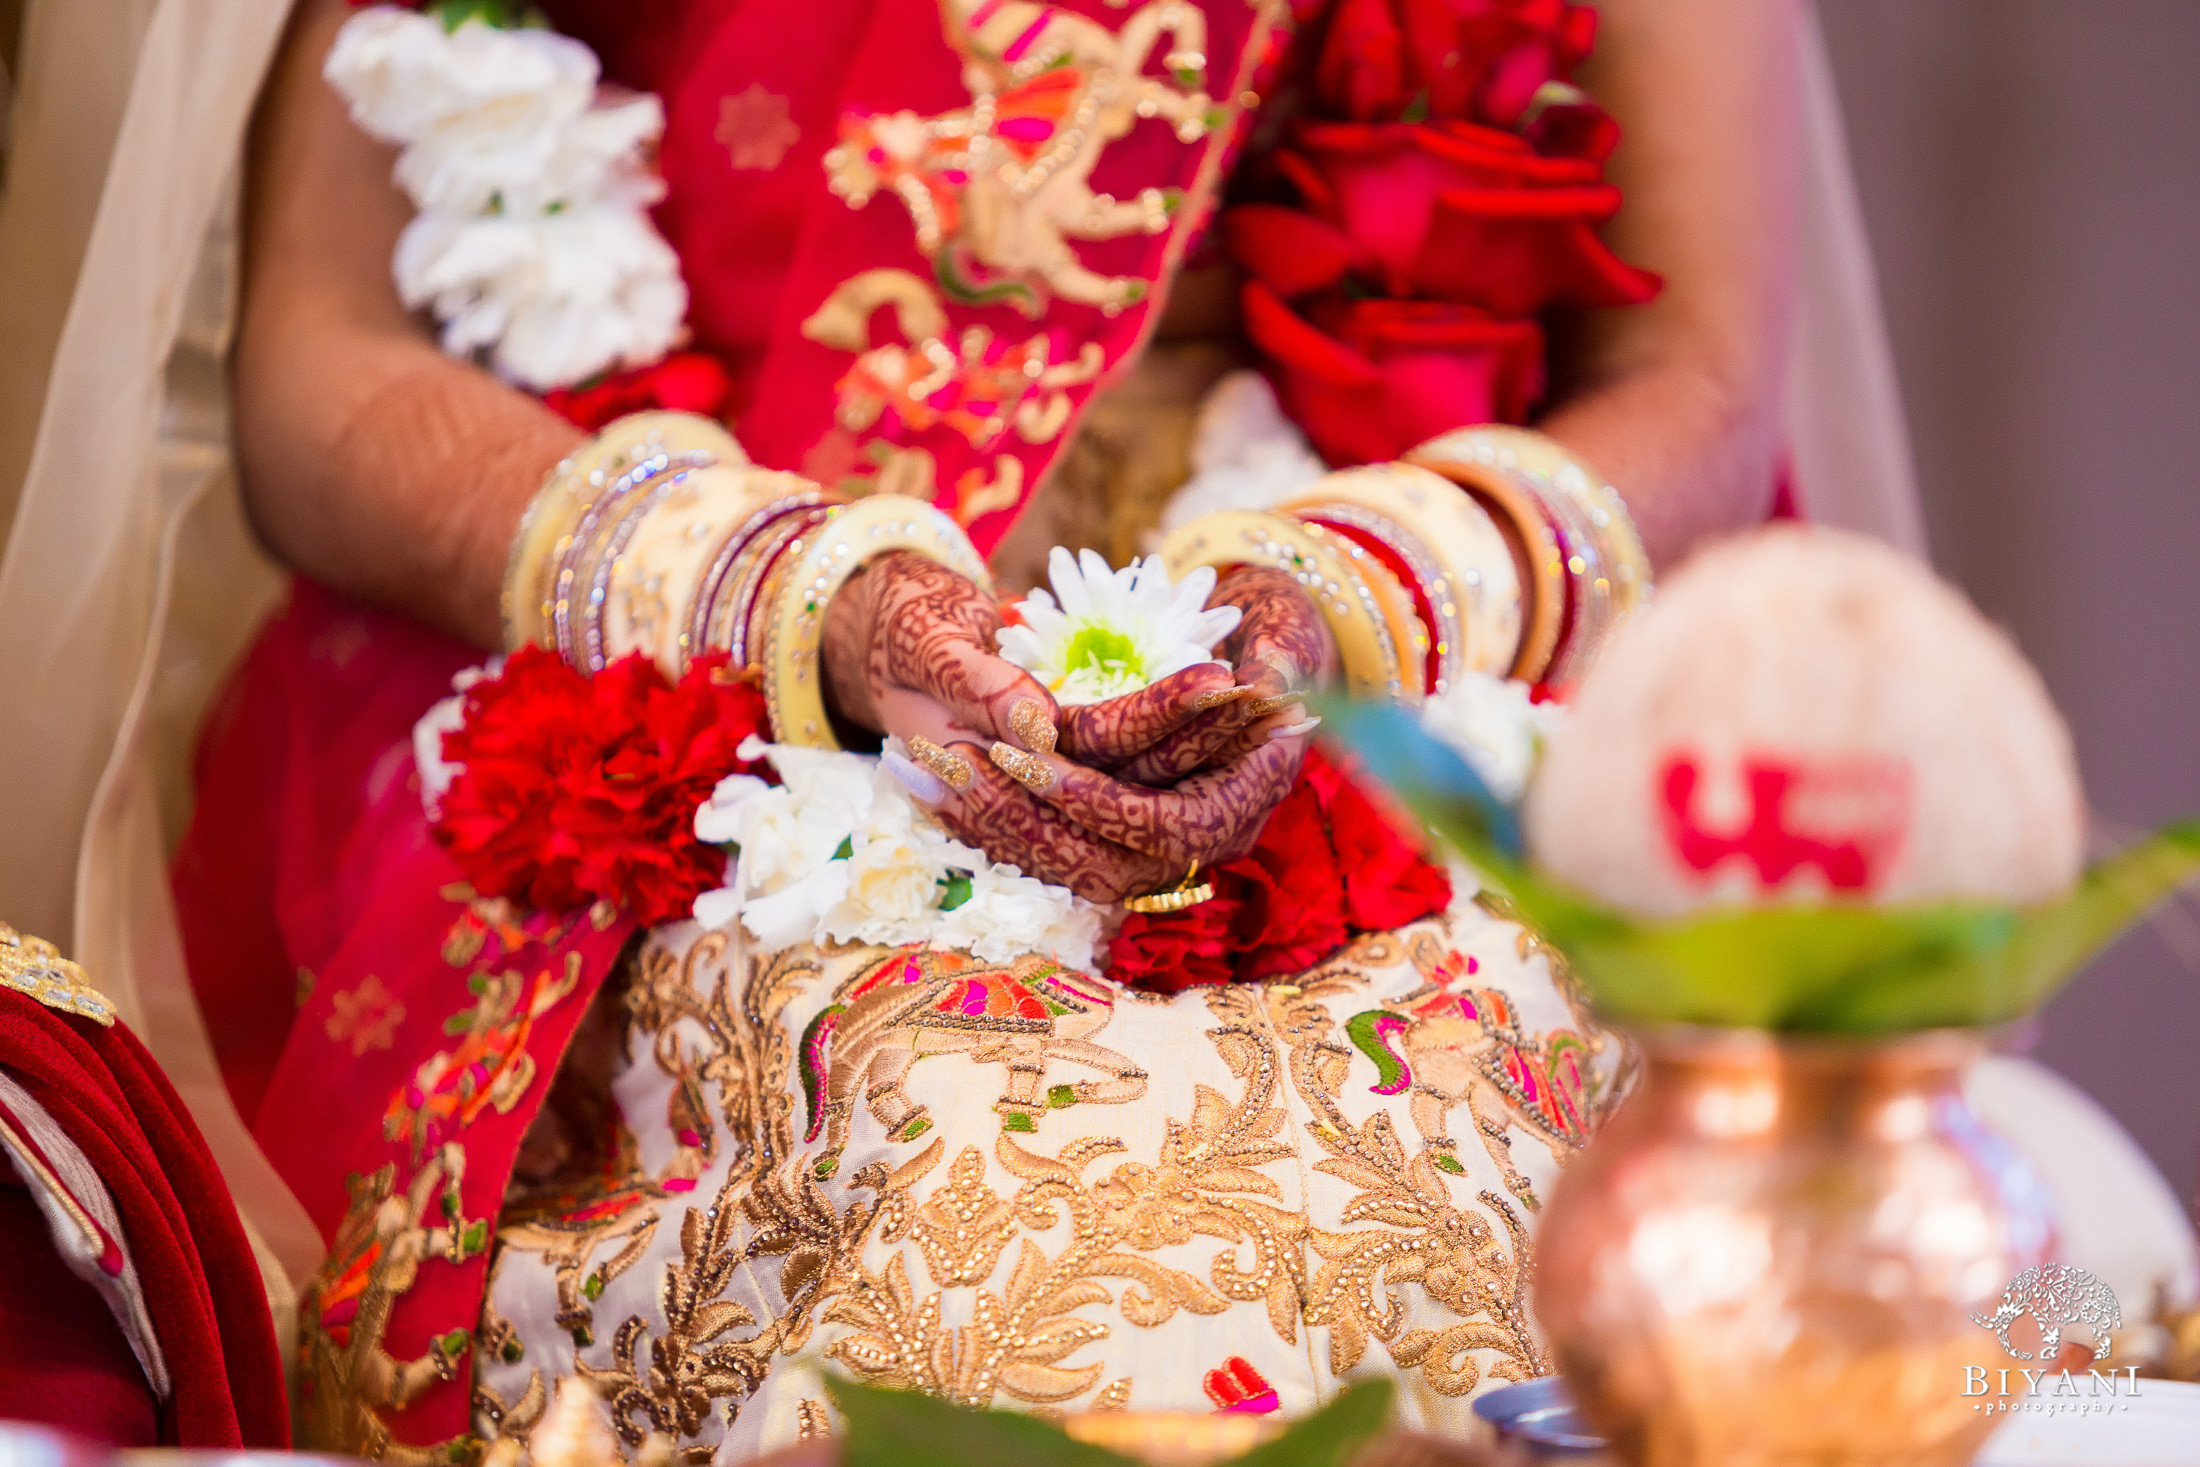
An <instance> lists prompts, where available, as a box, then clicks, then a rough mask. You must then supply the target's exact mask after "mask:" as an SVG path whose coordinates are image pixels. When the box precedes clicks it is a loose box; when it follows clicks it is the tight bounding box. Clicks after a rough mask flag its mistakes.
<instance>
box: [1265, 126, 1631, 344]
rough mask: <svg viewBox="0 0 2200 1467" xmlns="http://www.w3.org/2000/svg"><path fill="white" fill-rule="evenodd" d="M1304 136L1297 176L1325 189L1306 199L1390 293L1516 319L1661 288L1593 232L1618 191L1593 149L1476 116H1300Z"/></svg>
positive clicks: (1613, 208) (1614, 302) (1621, 300)
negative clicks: (1488, 123) (1550, 141)
mask: <svg viewBox="0 0 2200 1467" xmlns="http://www.w3.org/2000/svg"><path fill="white" fill-rule="evenodd" d="M1294 142H1295V144H1296V150H1297V151H1298V153H1299V154H1300V155H1301V156H1302V157H1303V158H1304V160H1305V166H1304V167H1301V168H1299V169H1298V170H1296V171H1295V172H1294V173H1293V175H1292V176H1293V177H1294V179H1295V180H1303V179H1304V178H1305V177H1306V176H1307V174H1308V173H1310V172H1311V173H1313V174H1316V175H1318V176H1319V178H1320V180H1321V187H1320V189H1319V190H1318V192H1317V191H1309V190H1306V189H1305V188H1304V184H1303V182H1302V185H1301V187H1302V192H1307V193H1308V195H1309V196H1308V199H1307V207H1308V209H1309V210H1310V211H1311V212H1313V213H1315V214H1317V215H1320V216H1321V217H1322V218H1323V219H1324V220H1325V221H1326V222H1327V223H1329V224H1330V225H1332V226H1333V227H1334V228H1335V229H1336V230H1338V231H1339V232H1341V233H1342V234H1344V235H1346V236H1349V238H1350V239H1351V241H1352V243H1353V245H1354V247H1355V250H1356V253H1357V256H1358V258H1359V259H1361V260H1364V261H1366V262H1368V265H1369V267H1370V268H1372V269H1373V270H1374V271H1375V272H1376V274H1377V276H1378V278H1379V281H1380V284H1381V286H1382V288H1383V290H1384V292H1385V293H1386V294H1389V295H1394V296H1418V297H1422V298H1425V299H1432V300H1445V301H1452V302H1455V303H1458V304H1461V305H1472V306H1479V307H1481V308H1482V309H1483V310H1485V311H1488V312H1489V313H1490V314H1492V315H1495V316H1505V317H1519V316H1532V315H1535V314H1537V313H1539V312H1541V311H1543V310H1545V309H1547V308H1549V307H1551V306H1553V305H1569V306H1590V307H1596V306H1623V305H1634V304H1638V303H1640V302H1642V301H1646V300H1648V299H1650V297H1651V296H1652V295H1654V294H1656V293H1657V288H1658V279H1657V277H1656V276H1654V275H1652V274H1650V273H1649V272H1647V271H1643V270H1637V269H1635V268H1634V267H1633V266H1631V265H1629V264H1627V263H1626V262H1624V261H1622V260H1621V259H1620V258H1619V257H1618V256H1617V255H1614V254H1613V253H1612V252H1611V250H1610V249H1609V248H1608V247H1607V246H1606V245H1605V243H1604V241H1603V240H1601V239H1600V238H1598V237H1597V230H1598V229H1599V228H1601V227H1602V226H1603V225H1604V224H1605V223H1606V222H1607V221H1609V220H1610V219H1611V217H1612V215H1613V214H1615V213H1617V212H1618V210H1619V204H1620V194H1619V190H1618V189H1616V188H1613V187H1612V186H1611V185H1609V184H1607V183H1604V182H1602V181H1601V170H1600V169H1599V168H1598V167H1597V165H1596V164H1594V163H1592V162H1589V161H1587V160H1585V159H1580V158H1546V157H1543V156H1542V155H1540V154H1538V153H1536V152H1535V151H1534V150H1533V149H1532V148H1530V147H1529V146H1528V144H1527V143H1526V141H1524V140H1523V139H1521V138H1520V137H1518V136H1516V135H1515V134H1512V133H1505V132H1498V131H1496V130H1494V129H1491V128H1486V127H1476V126H1473V125H1471V124H1467V123H1445V124H1442V125H1429V126H1413V125H1407V124H1396V125H1388V126H1367V125H1363V124H1358V123H1304V124H1302V125H1301V126H1299V127H1298V128H1297V129H1296V130H1295V133H1294ZM1247 268H1252V267H1251V265H1250V264H1248V267H1247Z"/></svg>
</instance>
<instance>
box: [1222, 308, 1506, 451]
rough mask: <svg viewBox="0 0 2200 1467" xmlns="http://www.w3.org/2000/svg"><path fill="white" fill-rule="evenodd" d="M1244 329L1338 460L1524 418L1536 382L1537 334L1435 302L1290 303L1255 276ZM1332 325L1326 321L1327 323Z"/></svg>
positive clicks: (1305, 423)
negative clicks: (1305, 307) (1296, 306)
mask: <svg viewBox="0 0 2200 1467" xmlns="http://www.w3.org/2000/svg"><path fill="white" fill-rule="evenodd" d="M1243 304H1244V316H1245V331H1246V335H1247V336H1248V337H1250V338H1251V340H1252V342H1253V344H1254V345H1255V346H1256V347H1258V348H1259V349H1260V351H1261V353H1262V354H1263V355H1264V356H1266V357H1267V358H1268V360H1269V362H1270V364H1271V366H1272V367H1273V368H1274V370H1275V373H1276V383H1277V388H1278V390H1279V393H1280V395H1281V397H1282V399H1283V402H1284V405H1285V406H1286V407H1287V408H1288V409H1289V411H1290V413H1291V416H1292V418H1293V419H1294V420H1295V421H1296V422H1297V423H1298V425H1299V426H1300V427H1301V428H1302V429H1304V430H1305V432H1306V435H1307V437H1308V438H1310V439H1311V440H1312V441H1313V444H1314V447H1315V448H1316V449H1317V450H1318V451H1319V452H1320V453H1321V455H1322V457H1323V458H1325V459H1326V460H1328V461H1329V462H1330V463H1331V464H1334V465H1339V466H1343V465H1349V464H1359V463H1377V462H1381V461H1384V460H1387V459H1394V458H1397V457H1398V456H1400V455H1401V454H1403V453H1405V452H1406V451H1407V450H1408V449H1410V448H1412V447H1414V445H1416V444H1420V443H1426V442H1427V441H1428V440H1429V439H1431V438H1433V437H1435V436H1436V435H1437V434H1439V433H1442V432H1444V431H1446V430H1447V429H1451V428H1457V427H1461V426H1464V425H1466V424H1470V423H1489V422H1505V423H1518V422H1523V421H1525V420H1526V417H1527V413H1528V409H1529V408H1530V407H1531V406H1532V405H1533V404H1534V402H1535V400H1536V399H1537V397H1538V396H1540V395H1541V392H1542V388H1543V332H1542V329H1541V328H1540V327H1538V326H1537V325H1536V324H1535V323H1534V322H1533V321H1498V320H1493V319H1492V318H1490V317H1489V316H1487V315H1485V314H1483V313H1482V312H1480V311H1478V310H1476V309H1474V308H1473V307H1472V306H1457V305H1450V304H1447V303H1445V302H1442V301H1388V300H1351V299H1348V298H1346V297H1345V296H1343V295H1342V294H1341V293H1337V294H1332V295H1327V296H1322V297H1317V298H1316V299H1315V300H1314V301H1313V302H1312V303H1311V306H1310V310H1311V311H1312V313H1313V314H1314V315H1315V316H1316V318H1317V320H1318V322H1319V323H1320V324H1316V321H1310V320H1308V319H1306V317H1303V316H1301V315H1299V314H1298V313H1297V312H1295V311H1293V310H1292V309H1291V308H1290V307H1289V306H1287V305H1285V304H1284V303H1283V302H1282V301H1281V300H1280V299H1278V298H1277V296H1276V294H1275V292H1273V291H1271V290H1269V289H1268V288H1267V287H1266V286H1265V285H1263V284H1262V283H1261V282H1260V281H1258V280H1251V281H1248V282H1246V285H1245V288H1244V292H1243ZM1324 328H1327V329H1324Z"/></svg>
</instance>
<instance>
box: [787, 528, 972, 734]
mask: <svg viewBox="0 0 2200 1467" xmlns="http://www.w3.org/2000/svg"><path fill="white" fill-rule="evenodd" d="M889 550H912V551H915V552H916V553H917V554H919V555H922V556H926V557H928V558H929V559H932V560H936V561H939V562H940V563H941V564H943V565H945V566H947V567H948V569H950V570H953V571H955V572H956V573H957V574H959V575H963V576H966V577H968V578H969V579H970V580H972V581H974V582H976V583H977V584H978V586H979V587H981V588H982V589H984V590H986V591H989V592H990V591H991V590H992V589H993V577H992V575H991V573H990V572H988V571H987V569H986V565H985V561H984V559H983V558H982V557H980V556H979V554H978V552H977V549H976V548H975V547H974V546H972V545H971V543H970V537H969V536H967V535H965V534H964V533H963V532H962V527H961V526H960V525H957V524H956V523H955V522H954V520H953V519H951V518H949V517H948V516H947V515H946V514H945V513H943V512H942V511H940V510H938V509H936V508H934V507H933V506H931V505H929V504H926V503H924V502H923V501H922V500H918V499H910V498H907V497H905V496H903V495H899V494H874V495H872V496H871V497H870V498H868V499H859V500H857V501H855V502H854V503H853V504H844V505H838V506H836V507H834V508H833V509H832V510H830V511H828V518H827V519H826V520H825V522H824V524H823V525H821V526H819V527H818V530H817V532H816V533H815V535H813V536H811V537H810V539H809V543H808V544H807V545H805V546H804V547H803V549H802V551H801V553H800V554H794V553H792V551H791V548H790V553H789V555H788V556H787V557H786V563H785V565H784V566H783V567H782V568H780V569H778V570H775V571H774V572H773V577H772V580H773V584H772V587H771V604H770V607H769V613H768V615H769V619H768V620H767V622H766V623H765V636H764V659H763V661H764V698H765V704H766V707H767V708H768V709H769V711H770V716H771V724H772V737H773V738H775V739H777V740H778V741H779V742H780V743H783V744H797V745H801V746H803V747H805V748H813V749H833V748H838V747H839V745H838V743H837V742H836V741H835V740H834V738H833V731H832V724H831V722H830V720H829V719H828V718H827V717H826V713H825V688H824V667H823V664H822V661H821V659H820V656H819V652H820V644H821V643H822V642H823V641H824V636H825V614H826V611H827V609H828V608H830V607H831V605H832V601H833V596H834V595H835V594H836V593H837V592H838V591H839V590H840V588H841V587H842V586H843V585H845V584H847V581H848V578H849V577H850V576H852V575H854V574H855V573H856V572H857V571H858V570H860V569H862V568H863V567H864V566H865V565H867V564H869V563H870V562H871V561H872V560H875V559H877V558H878V557H879V556H881V555H884V554H885V553H886V552H887V551H889Z"/></svg>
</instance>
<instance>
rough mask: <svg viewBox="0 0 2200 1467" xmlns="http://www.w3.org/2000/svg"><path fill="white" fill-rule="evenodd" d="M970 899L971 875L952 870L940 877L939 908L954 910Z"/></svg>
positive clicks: (946, 910)
mask: <svg viewBox="0 0 2200 1467" xmlns="http://www.w3.org/2000/svg"><path fill="white" fill-rule="evenodd" d="M969 900H970V877H969V876H968V875H967V874H966V873H964V872H961V871H950V872H948V873H947V874H946V875H945V876H942V877H941V878H940V900H939V908H940V910H941V911H943V912H952V911H954V910H955V909H956V908H957V907H959V906H961V905H962V904H963V903H964V902H967V901H969Z"/></svg>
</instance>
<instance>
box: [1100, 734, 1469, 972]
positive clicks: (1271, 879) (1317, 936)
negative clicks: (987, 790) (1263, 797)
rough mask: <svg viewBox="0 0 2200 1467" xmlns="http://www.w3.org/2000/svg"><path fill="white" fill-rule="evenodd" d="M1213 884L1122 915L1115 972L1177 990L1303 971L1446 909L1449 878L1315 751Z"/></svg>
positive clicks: (1111, 953) (1112, 958)
mask: <svg viewBox="0 0 2200 1467" xmlns="http://www.w3.org/2000/svg"><path fill="white" fill-rule="evenodd" d="M1209 879H1210V880H1212V881H1213V882H1214V886H1215V894H1214V896H1213V897H1212V898H1211V899H1210V900H1208V901H1204V902H1202V903H1200V904H1199V905H1198V906H1196V907H1187V908H1185V909H1184V910H1183V911H1181V912H1170V913H1166V914H1163V915H1160V916H1147V915H1144V914H1141V913H1133V914H1131V915H1130V916H1129V917H1127V918H1125V919H1124V922H1123V926H1122V928H1121V929H1120V930H1119V931H1118V932H1117V934H1116V937H1115V941H1114V942H1113V943H1112V944H1111V945H1110V947H1109V949H1108V976H1109V977H1110V978H1112V979H1114V980H1115V981H1116V982H1118V983H1122V984H1125V985H1127V986H1129V987H1132V988H1142V989H1145V990H1147V991H1149V992H1153V993H1181V992H1182V991H1183V990H1185V989H1187V988H1198V987H1204V986H1212V985H1214V984H1218V983H1251V982H1257V981H1259V980H1261V979H1264V978H1278V977H1284V976H1287V975H1290V974H1293V973H1303V972H1305V971H1306V970H1307V969H1309V968H1311V967H1313V966H1314V965H1316V964H1317V963H1319V962H1321V961H1322V959H1324V958H1326V957H1328V956H1329V955H1330V954H1331V953H1333V952H1335V951H1336V950H1337V949H1338V948H1340V947H1343V946H1344V945H1345V943H1347V942H1349V941H1350V940H1351V939H1352V938H1354V937H1357V936H1359V935H1361V934H1362V933H1367V932H1385V931H1388V930H1390V929H1391V928H1394V927H1402V926H1404V925H1405V924H1406V923H1408V922H1416V921H1419V920H1420V919H1421V918H1423V917H1429V916H1434V915H1435V914H1436V913H1438V912H1441V911H1443V910H1444V908H1445V907H1446V906H1448V905H1450V903H1451V878H1450V876H1448V875H1447V874H1446V873H1445V872H1444V871H1443V869H1442V868H1441V867H1438V866H1435V865H1432V864H1431V863H1430V862H1429V861H1428V860H1427V859H1426V858H1425V857H1423V856H1422V854H1421V851H1420V848H1419V847H1418V846H1417V845H1415V844H1414V843H1413V842H1412V841H1410V840H1408V839H1406V838H1405V837H1404V836H1403V835H1401V834H1400V832H1399V828H1398V826H1397V825H1395V824H1394V823H1392V821H1391V819H1390V817H1389V816H1388V815H1386V814H1385V813H1384V812H1383V810H1382V809H1381V808H1380V807H1378V806H1377V805H1376V804H1375V802H1374V801H1373V800H1371V799H1370V798H1369V797H1368V795H1367V792H1366V791H1365V790H1363V789H1362V788H1361V787H1360V786H1359V785H1358V784H1357V783H1356V782H1354V780H1353V779H1352V778H1351V776H1350V775H1348V774H1347V773H1346V772H1345V771H1344V770H1343V769H1340V768H1339V767H1338V766H1336V765H1335V764H1332V763H1331V762H1329V761H1328V760H1327V759H1325V758H1323V757H1322V755H1321V754H1320V753H1319V752H1318V751H1315V752H1309V753H1308V754H1307V756H1306V765H1305V768H1304V770H1303V772H1302V773H1301V774H1300V776H1299V782H1298V783H1297V784H1296V785H1295V786H1293V787H1292V790H1291V793H1290V794H1289V795H1288V796H1286V797H1285V799H1284V801H1283V803H1282V804H1280V805H1278V806H1277V807H1276V808H1275V811H1274V813H1272V814H1271V815H1270V816H1269V817H1268V824H1267V825H1266V827H1264V828H1263V829H1262V831H1261V834H1260V841H1259V843H1258V844H1257V845H1255V846H1254V847H1253V850H1252V851H1251V853H1250V854H1248V855H1246V856H1245V857H1243V858H1242V859H1240V860H1236V861H1232V862H1230V863H1228V864H1227V865H1224V866H1220V867H1218V868H1216V870H1215V871H1214V872H1213V873H1212V875H1211V876H1210V878H1209Z"/></svg>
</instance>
